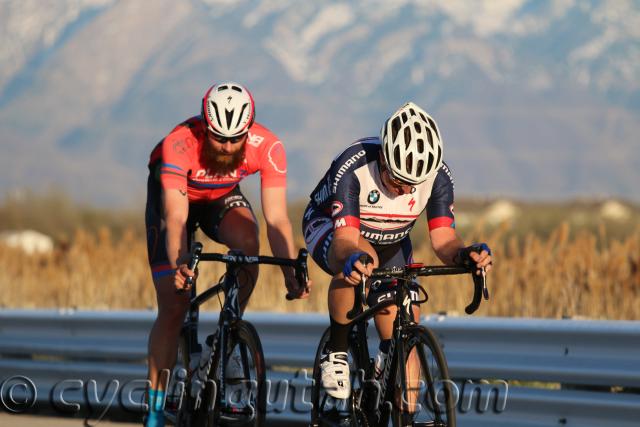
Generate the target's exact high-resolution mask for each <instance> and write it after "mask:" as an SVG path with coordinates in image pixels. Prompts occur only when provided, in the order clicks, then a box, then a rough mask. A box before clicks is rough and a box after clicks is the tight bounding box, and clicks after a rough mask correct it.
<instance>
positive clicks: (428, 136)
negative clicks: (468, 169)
mask: <svg viewBox="0 0 640 427" xmlns="http://www.w3.org/2000/svg"><path fill="white" fill-rule="evenodd" d="M427 139H428V140H429V147H431V148H433V135H432V134H431V131H430V130H429V129H427Z"/></svg>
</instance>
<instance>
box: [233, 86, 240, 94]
mask: <svg viewBox="0 0 640 427" xmlns="http://www.w3.org/2000/svg"><path fill="white" fill-rule="evenodd" d="M231 89H232V90H235V91H236V92H240V93H242V89H240V88H239V87H238V86H231Z"/></svg>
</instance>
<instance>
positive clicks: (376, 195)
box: [367, 190, 380, 204]
mask: <svg viewBox="0 0 640 427" xmlns="http://www.w3.org/2000/svg"><path fill="white" fill-rule="evenodd" d="M378 200H380V192H379V191H378V190H371V191H370V192H369V197H368V198H367V201H368V202H369V203H371V204H374V203H376V202H377V201H378Z"/></svg>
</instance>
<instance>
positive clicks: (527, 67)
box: [0, 0, 640, 203]
mask: <svg viewBox="0 0 640 427" xmlns="http://www.w3.org/2000/svg"><path fill="white" fill-rule="evenodd" d="M0 37H1V38H0V40H2V41H1V42H0V131H1V133H0V134H1V135H2V140H3V142H2V148H3V149H4V150H3V155H2V156H0V158H1V159H2V160H0V171H1V172H0V174H1V175H0V176H1V177H2V179H1V180H0V191H7V190H8V189H10V188H15V187H22V188H24V187H31V188H39V187H41V186H42V185H51V184H54V185H57V186H62V187H64V188H66V189H68V191H70V192H71V193H72V194H74V195H75V196H76V197H79V198H83V199H86V200H89V201H97V202H101V203H111V202H115V203H123V202H128V201H130V200H133V199H135V198H140V197H143V195H144V181H145V174H146V171H145V163H146V157H147V156H148V153H149V151H150V150H151V148H152V147H153V145H154V144H155V143H156V142H157V141H158V140H160V139H161V138H162V137H163V136H164V135H165V134H166V133H167V132H168V131H169V130H170V129H171V128H172V127H173V126H174V125H175V124H176V123H178V122H179V121H181V120H182V119H183V118H186V117H188V116H189V115H193V114H197V113H198V112H199V111H198V102H199V99H200V98H201V97H202V94H203V93H204V91H205V90H206V88H207V87H208V86H209V85H210V84H211V83H213V82H214V81H218V80H227V79H233V80H236V81H239V82H242V83H245V84H246V85H247V86H248V87H249V88H250V89H251V90H252V91H253V92H254V96H255V98H256V101H257V109H258V111H257V116H258V120H259V121H261V122H262V123H264V124H265V125H267V126H268V127H270V128H271V129H272V130H274V131H275V132H276V133H277V134H278V135H280V136H281V138H282V139H283V141H284V142H285V146H286V147H287V152H288V157H289V171H290V176H291V178H293V179H292V180H291V185H290V188H291V195H292V197H294V198H295V197H301V196H303V195H305V194H306V193H308V192H309V191H310V190H311V189H312V188H313V186H314V185H315V181H316V180H317V179H318V178H319V176H320V175H321V174H322V172H323V170H324V169H325V168H326V167H327V166H328V162H329V161H330V159H331V158H332V157H333V156H334V155H335V154H337V153H338V152H339V151H340V149H341V148H342V147H344V146H345V145H346V144H348V143H349V142H351V141H352V140H354V139H356V138H358V137H361V136H365V135H374V134H376V133H377V132H378V130H379V128H380V125H381V124H382V121H383V120H384V119H385V117H386V116H387V115H389V114H390V113H391V112H392V111H393V110H395V109H396V108H397V107H398V106H399V105H401V104H402V103H403V102H404V101H406V100H409V99H411V100H414V101H415V102H417V103H418V104H420V105H422V106H423V107H424V108H425V109H427V111H429V112H430V113H432V115H433V116H434V117H435V118H436V120H437V121H438V122H439V125H440V128H441V130H442V133H443V135H444V141H445V158H446V159H447V160H448V163H449V164H450V166H451V167H452V169H453V172H454V175H455V177H456V189H457V191H458V192H459V193H461V194H465V195H470V194H482V195H487V194H507V195H514V196H518V197H522V198H525V197H537V198H549V197H553V198H556V197H562V196H574V195H585V196H589V195H598V196H602V195H606V194H615V195H622V196H625V197H629V198H634V199H638V196H637V194H635V192H634V190H635V185H634V184H633V182H638V181H640V172H638V170H639V166H640V150H638V143H637V137H636V135H637V134H638V131H640V123H639V121H638V115H639V112H640V97H639V94H640V43H639V41H640V3H639V2H637V1H636V2H631V1H628V2H626V1H622V0H620V1H618V0H611V1H599V2H596V1H594V2H587V1H570V0H567V1H549V2H541V1H537V0H503V1H492V0H486V1H463V0H449V1H438V2H436V1H417V0H416V1H410V0H395V1H383V0H376V1H374V0H369V1H361V2H348V1H318V2H301V1H295V0H271V1H267V0H262V1H256V0H237V1H231V0H185V1H180V2H175V1H169V0H154V1H150V2H137V1H133V0H50V1H44V0H5V1H3V2H0Z"/></svg>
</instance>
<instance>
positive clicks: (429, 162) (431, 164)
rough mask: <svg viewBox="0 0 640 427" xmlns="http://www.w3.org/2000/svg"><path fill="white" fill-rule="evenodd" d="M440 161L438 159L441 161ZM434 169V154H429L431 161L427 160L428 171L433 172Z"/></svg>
mask: <svg viewBox="0 0 640 427" xmlns="http://www.w3.org/2000/svg"><path fill="white" fill-rule="evenodd" d="M439 160H440V159H438V161H439ZM432 167H433V154H431V153H429V159H428V160H427V170H431V168H432Z"/></svg>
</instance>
